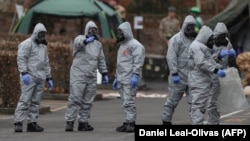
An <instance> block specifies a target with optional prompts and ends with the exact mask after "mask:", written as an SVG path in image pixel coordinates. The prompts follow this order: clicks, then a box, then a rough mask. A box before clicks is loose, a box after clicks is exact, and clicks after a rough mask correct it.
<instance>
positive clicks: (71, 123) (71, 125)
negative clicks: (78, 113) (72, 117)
mask: <svg viewBox="0 0 250 141" xmlns="http://www.w3.org/2000/svg"><path fill="white" fill-rule="evenodd" d="M65 131H74V121H67V125H66V129H65Z"/></svg>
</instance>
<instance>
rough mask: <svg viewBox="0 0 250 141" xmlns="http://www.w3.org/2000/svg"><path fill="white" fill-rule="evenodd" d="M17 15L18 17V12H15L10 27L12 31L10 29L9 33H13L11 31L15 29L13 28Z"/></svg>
mask: <svg viewBox="0 0 250 141" xmlns="http://www.w3.org/2000/svg"><path fill="white" fill-rule="evenodd" d="M16 15H17V11H15V13H14V16H13V18H12V21H11V25H10V29H9V33H11V30H12V28H13V26H14V22H15V20H16Z"/></svg>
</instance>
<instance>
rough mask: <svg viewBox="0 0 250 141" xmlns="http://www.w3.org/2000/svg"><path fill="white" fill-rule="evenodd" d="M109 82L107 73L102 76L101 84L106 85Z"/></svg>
mask: <svg viewBox="0 0 250 141" xmlns="http://www.w3.org/2000/svg"><path fill="white" fill-rule="evenodd" d="M108 83H109V77H108V75H107V74H104V75H103V76H102V84H104V85H107V84H108Z"/></svg>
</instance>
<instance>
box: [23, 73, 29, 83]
mask: <svg viewBox="0 0 250 141" xmlns="http://www.w3.org/2000/svg"><path fill="white" fill-rule="evenodd" d="M22 80H23V83H24V84H25V85H29V84H30V75H29V74H24V75H22Z"/></svg>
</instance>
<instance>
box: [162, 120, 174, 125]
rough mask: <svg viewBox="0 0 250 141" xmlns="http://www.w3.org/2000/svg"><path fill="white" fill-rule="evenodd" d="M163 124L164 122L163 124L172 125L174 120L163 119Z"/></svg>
mask: <svg viewBox="0 0 250 141" xmlns="http://www.w3.org/2000/svg"><path fill="white" fill-rule="evenodd" d="M162 124H163V125H172V122H169V121H164V120H163V121H162Z"/></svg>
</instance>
